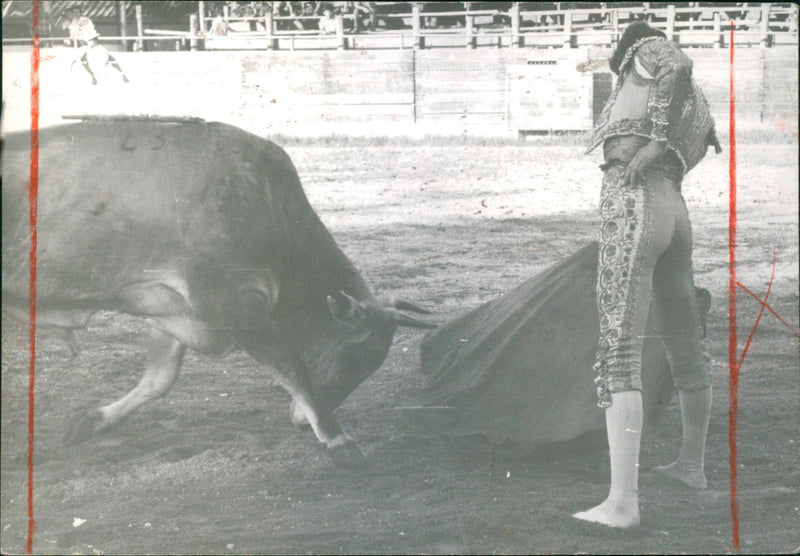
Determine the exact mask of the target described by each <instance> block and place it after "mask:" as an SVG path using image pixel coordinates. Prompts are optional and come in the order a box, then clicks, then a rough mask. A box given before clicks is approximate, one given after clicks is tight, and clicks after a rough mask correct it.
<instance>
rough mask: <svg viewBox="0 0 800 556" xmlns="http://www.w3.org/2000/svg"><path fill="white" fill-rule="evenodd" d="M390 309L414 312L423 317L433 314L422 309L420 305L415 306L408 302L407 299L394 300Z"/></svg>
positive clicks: (390, 303)
mask: <svg viewBox="0 0 800 556" xmlns="http://www.w3.org/2000/svg"><path fill="white" fill-rule="evenodd" d="M389 306H390V307H394V308H395V309H399V310H401V311H412V312H414V313H420V314H423V315H430V314H431V312H430V311H428V310H427V309H425V308H423V307H420V306H419V305H415V304H413V303H411V302H410V301H406V300H405V299H395V298H393V299H392V300H391V301H390V302H389Z"/></svg>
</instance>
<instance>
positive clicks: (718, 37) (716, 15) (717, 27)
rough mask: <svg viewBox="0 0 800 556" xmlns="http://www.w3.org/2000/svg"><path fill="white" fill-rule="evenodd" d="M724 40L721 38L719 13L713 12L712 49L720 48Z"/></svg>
mask: <svg viewBox="0 0 800 556" xmlns="http://www.w3.org/2000/svg"><path fill="white" fill-rule="evenodd" d="M723 41H724V39H723V36H722V16H721V15H720V14H719V12H714V44H713V47H714V48H719V47H720V46H722V43H723Z"/></svg>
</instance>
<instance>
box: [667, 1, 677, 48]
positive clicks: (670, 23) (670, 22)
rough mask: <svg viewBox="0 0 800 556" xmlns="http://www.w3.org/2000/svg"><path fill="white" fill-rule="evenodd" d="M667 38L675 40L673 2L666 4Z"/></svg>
mask: <svg viewBox="0 0 800 556" xmlns="http://www.w3.org/2000/svg"><path fill="white" fill-rule="evenodd" d="M666 33H667V40H670V41H671V40H675V4H669V5H668V6H667V30H666Z"/></svg>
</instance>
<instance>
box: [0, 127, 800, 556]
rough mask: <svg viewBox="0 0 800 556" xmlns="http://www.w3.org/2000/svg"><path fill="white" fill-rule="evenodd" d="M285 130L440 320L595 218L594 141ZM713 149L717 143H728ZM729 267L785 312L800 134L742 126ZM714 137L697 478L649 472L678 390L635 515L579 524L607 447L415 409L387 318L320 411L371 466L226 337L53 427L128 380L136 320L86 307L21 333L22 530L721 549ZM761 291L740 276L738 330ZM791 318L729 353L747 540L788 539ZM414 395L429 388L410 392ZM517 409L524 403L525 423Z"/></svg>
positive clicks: (694, 183) (15, 497)
mask: <svg viewBox="0 0 800 556" xmlns="http://www.w3.org/2000/svg"><path fill="white" fill-rule="evenodd" d="M569 143H570V142H569V141H567V142H565V144H564V145H562V146H545V144H543V143H541V142H537V141H529V142H528V143H526V144H524V145H516V146H515V145H505V146H503V145H500V146H497V145H491V144H489V145H481V144H480V143H479V142H473V143H471V144H468V145H462V144H457V142H449V144H446V145H441V144H439V143H438V142H437V141H433V140H432V141H429V142H423V143H421V144H407V145H402V144H398V143H396V142H395V143H392V142H390V143H389V144H387V145H386V146H365V145H358V144H345V145H336V144H331V145H327V146H308V145H303V144H296V145H290V146H289V147H287V151H288V152H289V154H290V155H291V156H292V158H293V160H294V163H295V165H296V166H297V168H298V171H299V173H300V177H301V180H302V181H303V184H304V187H305V189H306V191H307V194H308V196H309V198H310V200H311V203H312V205H313V206H314V207H315V208H316V210H317V211H318V213H319V214H320V216H321V218H322V220H323V221H324V222H325V223H326V225H327V226H328V227H329V229H330V230H331V232H332V233H333V235H334V237H335V238H336V240H337V241H338V242H339V244H340V246H341V247H342V248H343V250H344V251H345V253H347V255H348V256H349V257H350V258H351V259H352V260H353V261H354V262H355V263H356V265H357V266H358V268H359V269H360V270H361V272H362V274H363V276H364V277H365V279H366V280H367V282H368V283H369V284H370V285H371V286H372V288H373V291H375V292H376V293H377V295H378V296H379V297H383V298H388V297H390V296H402V297H406V298H409V299H413V300H414V301H416V302H418V303H420V304H422V305H426V306H428V307H429V308H431V309H433V310H434V311H435V313H436V318H439V319H441V320H446V319H449V318H452V317H454V316H455V315H457V314H459V313H460V312H462V311H465V310H466V309H468V308H471V307H474V306H475V305H477V304H479V303H481V302H483V301H486V300H489V299H492V298H494V297H496V296H498V295H500V294H502V293H504V292H506V291H508V290H509V289H510V288H512V287H513V286H515V285H517V284H519V283H520V282H521V281H523V280H524V279H526V278H527V277H529V276H531V275H532V274H533V273H535V272H537V271H538V270H540V269H542V268H544V267H545V266H547V265H549V264H552V263H553V262H555V261H557V260H560V259H561V258H563V257H564V256H566V255H568V254H570V253H572V252H573V251H575V250H576V249H578V248H579V247H580V246H582V245H584V244H585V243H586V242H588V241H590V240H592V239H594V230H595V227H596V224H597V216H596V215H595V209H594V207H595V205H596V203H597V200H598V196H599V186H600V179H601V174H600V171H599V170H598V168H597V165H598V163H599V155H598V154H593V155H591V156H583V155H582V154H581V152H582V148H581V147H580V146H579V145H572V144H569ZM726 150H727V149H726ZM738 160H739V165H738V168H739V171H738V183H739V189H738V192H739V210H738V229H739V235H738V238H739V244H738V247H737V257H738V264H737V272H738V279H739V280H740V281H741V282H742V283H743V284H744V285H746V286H747V287H748V288H750V289H751V290H753V291H754V292H756V293H757V294H758V295H762V296H763V294H764V292H765V291H766V287H767V282H768V281H769V277H770V273H771V269H772V259H773V253H774V254H775V260H776V270H775V281H774V284H773V286H772V292H771V294H770V305H771V306H772V307H773V308H774V309H775V310H776V311H777V312H778V313H779V314H780V315H781V316H782V317H783V318H784V319H786V320H787V321H788V323H789V324H790V325H791V326H793V327H794V328H795V329H798V243H797V237H798V163H797V161H798V157H797V142H796V140H795V141H794V142H788V141H785V142H784V143H782V144H767V143H760V144H740V145H739V150H738ZM728 187H729V185H728V159H727V154H723V155H719V156H714V155H713V153H710V154H709V156H708V158H707V160H705V161H704V162H702V163H701V165H700V166H699V167H698V168H697V169H696V170H695V171H693V172H692V173H691V174H690V175H689V176H688V177H687V179H686V180H685V182H684V194H685V197H686V199H687V204H688V206H689V210H690V213H691V215H692V219H693V223H694V241H695V272H696V282H697V284H698V285H701V286H704V287H706V288H708V289H710V290H711V292H712V295H713V305H712V309H711V313H710V316H709V336H708V339H707V340H706V343H705V345H706V349H707V351H708V354H709V356H710V361H711V365H712V372H713V376H714V388H715V389H714V407H713V413H712V417H711V425H710V431H709V440H708V454H707V475H708V479H709V489H708V490H706V491H703V492H694V491H689V490H685V489H683V488H679V487H677V486H675V485H673V484H670V483H669V482H667V481H665V480H664V479H661V478H659V477H657V476H654V475H653V474H652V473H650V472H649V471H648V470H649V469H650V468H652V467H653V466H654V465H657V464H661V463H664V462H666V461H670V460H671V458H673V457H674V456H675V455H676V453H677V449H678V446H679V443H680V412H679V410H678V408H677V406H676V405H675V404H674V403H673V406H672V407H670V408H669V409H668V411H667V414H666V416H665V418H664V419H662V421H661V422H660V423H658V424H656V425H655V426H653V427H652V428H651V429H649V430H645V433H644V438H643V444H642V454H641V469H642V471H643V473H642V476H641V480H640V495H641V507H642V527H641V528H640V529H638V530H636V531H632V532H620V531H613V530H608V531H605V530H600V529H598V528H594V527H591V526H588V525H584V524H581V523H577V522H576V521H575V520H572V519H571V518H570V517H569V514H570V513H571V512H574V511H578V510H582V509H585V508H587V507H589V506H591V505H593V504H595V503H597V502H599V501H600V500H601V499H602V497H603V496H604V495H605V493H606V489H607V488H608V462H607V452H606V451H604V450H603V449H602V448H596V447H594V448H592V447H585V446H570V447H568V448H566V449H561V450H549V449H541V450H538V451H537V452H535V453H534V454H533V455H529V456H522V455H520V454H518V453H516V452H514V451H511V450H509V449H507V448H505V447H503V446H493V445H492V444H490V443H489V442H488V441H486V440H485V439H483V438H480V437H468V438H449V437H447V436H445V435H442V434H436V433H432V432H430V431H429V430H428V429H427V428H426V427H425V419H426V413H425V411H426V410H415V409H410V408H411V407H413V406H415V393H416V392H417V391H418V390H419V388H420V387H421V386H422V384H423V377H422V376H421V374H420V373H419V342H420V339H421V336H422V334H421V332H418V331H409V330H405V329H403V330H400V331H399V332H398V333H397V335H396V336H395V342H394V345H393V347H392V349H391V351H390V354H389V357H388V358H387V360H386V362H385V364H384V366H383V367H382V368H381V369H380V370H379V371H378V372H377V373H376V374H375V375H374V376H373V377H371V378H370V379H369V380H368V381H367V382H365V383H364V384H363V385H362V386H361V387H360V388H359V389H358V390H357V391H356V392H355V393H354V394H353V395H352V396H351V397H350V398H349V399H348V400H347V401H346V402H345V403H344V405H343V406H342V407H341V408H340V409H339V410H338V411H337V414H338V415H339V418H340V422H341V423H342V425H343V426H344V427H345V428H346V430H348V432H349V433H350V434H351V435H352V436H353V437H354V438H355V439H356V440H357V441H358V442H359V445H360V447H361V448H362V450H363V451H364V452H365V454H366V455H367V458H368V460H369V466H368V467H367V468H366V469H365V470H359V471H352V470H345V469H337V468H335V467H333V466H332V464H331V463H330V461H329V460H328V458H327V457H326V455H325V454H324V453H323V452H322V451H321V450H320V449H319V448H318V446H317V443H316V441H315V439H314V438H313V435H311V434H310V433H308V432H304V431H300V430H297V429H294V428H293V427H292V426H291V424H290V422H289V396H288V394H286V393H285V392H284V391H283V390H281V389H280V388H279V387H277V386H275V385H274V383H273V380H272V379H271V378H270V376H269V375H268V374H267V373H266V372H265V371H264V370H263V369H261V368H259V367H258V366H257V365H256V364H255V363H254V362H253V361H252V360H251V359H249V358H247V357H246V356H245V355H243V354H233V355H230V356H228V357H227V358H225V359H223V360H218V361H215V360H212V359H208V358H205V357H202V356H197V355H194V354H190V355H189V356H188V357H187V358H186V362H185V365H184V370H183V373H182V377H181V379H179V381H178V383H177V384H176V385H175V387H174V388H173V390H172V391H171V392H170V393H169V395H168V396H167V397H165V398H163V399H161V400H157V401H155V402H152V403H151V404H150V405H149V406H147V407H146V408H143V410H142V411H140V412H138V413H136V414H135V415H133V416H131V417H130V418H129V419H128V420H127V421H126V422H124V423H123V424H122V425H121V426H120V427H118V428H117V429H115V430H113V431H111V432H109V433H107V434H104V435H102V436H100V437H99V438H96V439H94V440H92V441H90V442H87V443H85V444H82V445H79V446H77V447H72V448H64V447H63V446H62V444H61V440H60V438H61V435H62V434H63V432H64V431H65V428H66V425H67V423H68V421H69V419H70V418H71V417H72V416H73V415H74V414H75V413H76V412H78V411H80V410H82V409H86V408H92V407H96V406H98V405H100V404H101V403H107V402H109V401H111V400H112V399H115V398H117V397H119V396H120V395H122V394H123V393H124V392H126V391H127V390H129V389H130V388H132V387H133V385H134V384H135V383H136V381H137V380H138V375H139V369H140V368H141V365H142V363H143V358H144V354H143V352H142V348H141V341H142V339H143V336H144V332H145V329H144V325H143V324H142V323H141V322H139V321H136V320H134V319H131V318H128V317H124V316H119V315H113V314H109V313H101V314H98V315H96V316H95V317H94V318H93V319H92V321H91V322H90V325H89V327H88V328H87V329H86V330H85V331H82V332H79V333H78V340H79V342H80V344H81V346H82V348H83V352H82V353H81V354H80V355H79V356H78V357H76V358H74V359H70V358H69V354H68V352H67V350H66V348H65V347H64V345H63V344H62V343H60V341H59V340H57V339H55V338H48V337H46V336H43V337H42V338H41V339H40V340H39V343H38V346H39V351H38V359H37V366H38V369H37V373H38V374H37V381H36V437H35V438H36V450H35V454H34V481H35V482H34V499H35V517H36V522H37V525H38V530H37V532H36V535H35V541H34V551H35V552H36V553H42V554H50V553H62V554H69V553H75V554H80V553H82V554H100V553H105V554H111V553H165V552H169V553H193V554H197V553H216V554H226V553H230V554H233V553H298V554H307V553H532V552H543V553H552V552H560V553H586V552H589V553H594V552H601V553H667V552H668V553H680V552H705V553H709V552H710V553H725V552H731V551H732V545H731V526H732V523H731V514H730V498H729V463H728V360H727V357H728V355H727V353H728V351H727V350H728V321H727V284H728ZM757 313H758V304H757V303H756V302H755V301H754V300H753V299H752V298H749V297H748V296H747V295H746V294H744V293H743V292H741V291H740V294H739V317H740V318H739V330H740V332H739V334H740V349H741V347H742V346H743V345H744V341H745V340H746V338H747V335H748V333H749V331H750V329H751V327H752V325H753V322H754V320H755V318H756V315H757ZM798 358H799V352H798V339H797V337H796V336H795V335H793V333H792V332H790V331H789V330H788V329H787V328H785V327H784V326H783V325H782V324H780V322H779V321H778V320H777V319H776V318H774V317H773V316H772V315H770V314H768V313H767V314H765V315H764V317H763V319H762V321H761V325H760V327H759V328H758V330H757V332H756V333H755V336H754V339H753V342H752V345H751V347H750V351H749V352H748V355H747V358H746V360H745V362H744V365H743V367H742V374H741V382H740V387H739V411H738V425H739V436H738V442H737V446H738V466H739V467H738V475H739V498H738V502H739V511H740V513H739V517H740V533H741V541H742V551H743V552H752V553H772V552H784V553H785V552H791V551H794V550H796V549H797V548H798V547H800V527H798V524H799V523H800V521H798V520H799V519H800V510H799V509H798V508H799V507H800V490H799V488H800V466H798V461H800V460H799V459H798V455H800V454H798V448H799V447H800V434H799V433H800V361H799V359H798ZM27 369H28V361H27V331H26V329H25V328H24V327H23V326H20V325H19V324H18V323H15V322H13V321H10V320H7V319H6V318H5V317H4V319H3V333H2V467H1V468H0V469H1V472H2V487H3V488H2V491H1V492H0V502H1V503H2V506H1V509H2V520H1V523H2V527H0V530H1V531H2V532H1V535H2V543H1V544H2V550H3V552H4V553H18V552H21V551H23V550H24V546H25V534H26V524H27V518H26V457H27V456H26V431H27V422H26V418H27V385H28V371H27ZM428 411H430V410H428ZM532 426H535V424H532Z"/></svg>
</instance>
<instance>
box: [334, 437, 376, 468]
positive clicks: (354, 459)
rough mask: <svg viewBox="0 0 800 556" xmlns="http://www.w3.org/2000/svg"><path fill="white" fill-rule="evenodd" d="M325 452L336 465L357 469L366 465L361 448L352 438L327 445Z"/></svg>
mask: <svg viewBox="0 0 800 556" xmlns="http://www.w3.org/2000/svg"><path fill="white" fill-rule="evenodd" d="M325 452H326V453H327V454H328V456H330V458H331V461H333V463H334V465H336V467H350V468H354V469H358V468H361V467H366V465H367V458H365V457H364V454H362V453H361V450H359V449H358V446H356V443H355V442H353V441H352V440H347V441H346V442H343V443H342V444H338V445H336V446H330V445H329V446H328V448H327V449H326V450H325Z"/></svg>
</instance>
